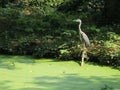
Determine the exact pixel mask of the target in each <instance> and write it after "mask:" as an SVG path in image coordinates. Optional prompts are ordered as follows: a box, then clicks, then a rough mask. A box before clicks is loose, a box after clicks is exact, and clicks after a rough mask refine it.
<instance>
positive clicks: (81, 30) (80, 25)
mask: <svg viewBox="0 0 120 90" xmlns="http://www.w3.org/2000/svg"><path fill="white" fill-rule="evenodd" d="M79 32H80V33H82V30H81V23H80V24H79Z"/></svg>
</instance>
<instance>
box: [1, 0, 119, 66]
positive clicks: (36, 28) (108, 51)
mask: <svg viewBox="0 0 120 90" xmlns="http://www.w3.org/2000/svg"><path fill="white" fill-rule="evenodd" d="M2 1H3V0H2ZM4 6H5V8H0V37H1V38H0V42H1V43H0V52H2V53H7V54H30V55H33V56H35V57H54V58H59V59H63V60H70V59H74V60H80V58H81V51H82V45H81V44H80V43H81V42H80V40H79V34H78V23H75V22H73V19H75V18H81V19H82V22H83V23H82V30H83V31H84V32H85V33H86V34H87V35H88V37H89V38H90V42H91V46H90V47H89V48H88V56H89V61H94V62H97V63H99V64H104V65H112V66H115V67H119V66H120V54H119V53H120V36H119V34H120V32H119V29H120V25H119V24H113V25H106V26H101V22H102V20H104V19H103V17H102V13H103V9H104V1H103V0H101V1H100V0H87V1H85V0H66V1H64V0H14V1H11V2H7V3H5V4H4ZM98 24H99V25H98Z"/></svg>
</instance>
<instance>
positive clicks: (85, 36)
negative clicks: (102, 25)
mask: <svg viewBox="0 0 120 90" xmlns="http://www.w3.org/2000/svg"><path fill="white" fill-rule="evenodd" d="M81 37H82V39H83V42H84V43H85V46H86V47H89V46H90V40H89V38H88V36H87V35H86V34H85V33H84V32H82V33H81Z"/></svg>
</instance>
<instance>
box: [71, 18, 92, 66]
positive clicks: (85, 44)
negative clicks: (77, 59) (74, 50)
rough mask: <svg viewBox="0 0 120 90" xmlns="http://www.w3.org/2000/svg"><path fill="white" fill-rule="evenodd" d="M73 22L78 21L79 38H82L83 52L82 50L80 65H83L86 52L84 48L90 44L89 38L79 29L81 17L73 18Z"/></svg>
mask: <svg viewBox="0 0 120 90" xmlns="http://www.w3.org/2000/svg"><path fill="white" fill-rule="evenodd" d="M73 21H75V22H78V23H79V27H78V28H79V35H80V39H82V43H83V48H84V49H83V52H82V61H81V66H83V64H84V58H85V54H86V50H85V49H86V48H87V47H89V46H90V40H89V38H88V36H87V35H86V34H85V33H84V32H83V31H82V30H81V24H82V21H81V19H76V20H73Z"/></svg>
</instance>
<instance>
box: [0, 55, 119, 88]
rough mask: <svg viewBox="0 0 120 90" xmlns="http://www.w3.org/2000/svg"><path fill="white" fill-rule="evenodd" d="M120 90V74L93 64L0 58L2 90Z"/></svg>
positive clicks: (14, 57) (23, 57) (0, 83)
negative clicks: (81, 64) (82, 64)
mask: <svg viewBox="0 0 120 90" xmlns="http://www.w3.org/2000/svg"><path fill="white" fill-rule="evenodd" d="M106 86H108V87H110V88H112V89H102V90H120V71H119V70H116V69H112V68H110V67H105V66H98V65H93V64H90V63H87V64H85V65H84V66H83V67H80V66H79V64H78V63H76V62H74V61H57V60H54V59H37V60H36V59H34V58H32V57H30V56H7V55H0V90H101V88H104V87H106Z"/></svg>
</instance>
